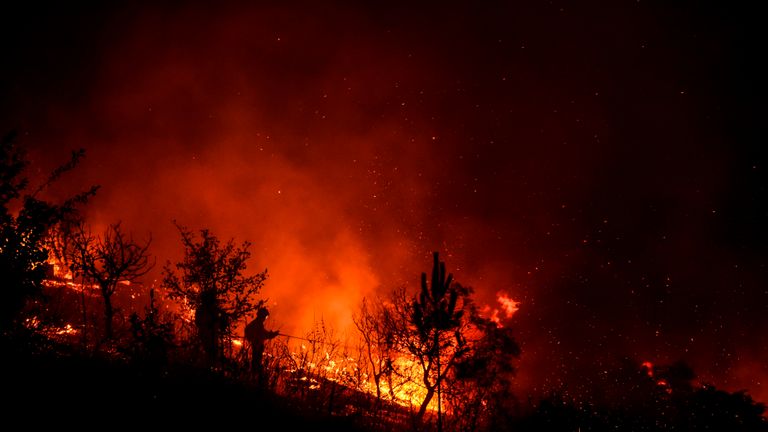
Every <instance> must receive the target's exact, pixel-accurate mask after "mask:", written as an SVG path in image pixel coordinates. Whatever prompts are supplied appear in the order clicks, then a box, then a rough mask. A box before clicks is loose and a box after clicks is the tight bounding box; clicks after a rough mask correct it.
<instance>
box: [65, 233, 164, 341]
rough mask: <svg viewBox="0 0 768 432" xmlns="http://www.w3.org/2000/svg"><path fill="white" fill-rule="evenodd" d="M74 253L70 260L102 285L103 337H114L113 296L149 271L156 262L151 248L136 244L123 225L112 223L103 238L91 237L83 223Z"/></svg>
mask: <svg viewBox="0 0 768 432" xmlns="http://www.w3.org/2000/svg"><path fill="white" fill-rule="evenodd" d="M73 235H74V240H73V243H74V245H75V246H74V252H75V253H73V254H72V255H71V256H70V260H72V262H73V263H74V267H75V268H77V269H78V271H79V272H81V273H82V274H83V275H84V276H85V277H86V278H88V279H90V280H91V281H93V282H94V283H96V284H97V285H98V286H99V289H100V292H101V297H102V299H103V301H104V336H105V338H106V339H111V338H112V336H113V328H112V321H113V316H114V314H115V311H114V307H113V306H112V295H113V294H114V293H115V290H117V287H118V285H119V284H121V283H125V282H127V283H130V282H133V281H135V280H136V279H138V278H140V277H141V276H144V275H145V274H147V272H149V271H150V270H151V269H152V267H153V266H154V263H150V261H149V253H148V250H149V245H150V243H151V242H152V238H151V237H150V238H149V239H147V241H146V243H143V244H142V243H137V242H135V241H134V240H133V236H132V235H130V234H127V235H126V234H125V233H124V232H123V230H122V228H121V227H120V222H117V223H115V224H111V225H109V226H108V227H107V229H106V230H105V231H104V233H103V234H102V235H97V236H93V235H91V231H90V228H88V227H87V226H86V225H85V224H81V225H80V226H79V227H78V228H76V229H75V230H74V231H73Z"/></svg>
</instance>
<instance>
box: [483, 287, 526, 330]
mask: <svg viewBox="0 0 768 432" xmlns="http://www.w3.org/2000/svg"><path fill="white" fill-rule="evenodd" d="M496 301H497V302H498V303H499V305H500V306H501V311H499V308H495V307H494V308H492V307H491V306H488V305H486V306H485V307H484V308H483V309H482V312H483V314H484V315H486V316H487V317H488V319H490V320H491V321H493V322H495V323H496V325H498V326H499V327H504V325H503V322H502V315H501V314H502V313H503V319H504V320H508V319H510V318H512V316H514V315H515V312H517V311H518V310H520V303H521V302H519V301H516V300H514V299H512V297H510V296H509V294H507V293H506V292H504V291H500V292H499V293H497V294H496Z"/></svg>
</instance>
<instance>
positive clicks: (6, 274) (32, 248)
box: [0, 133, 97, 331]
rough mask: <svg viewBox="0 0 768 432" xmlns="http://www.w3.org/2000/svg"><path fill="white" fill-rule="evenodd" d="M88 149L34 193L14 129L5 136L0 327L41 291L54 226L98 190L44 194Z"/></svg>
mask: <svg viewBox="0 0 768 432" xmlns="http://www.w3.org/2000/svg"><path fill="white" fill-rule="evenodd" d="M84 154H85V153H84V151H83V150H78V151H75V152H73V153H72V156H71V159H70V160H69V161H68V162H67V163H65V164H63V165H61V166H59V167H58V168H56V169H55V170H54V171H53V172H52V173H51V174H50V175H49V176H48V178H47V179H46V181H45V182H43V183H42V184H41V185H40V186H39V187H37V188H36V189H35V190H34V191H32V192H31V193H30V192H29V189H28V188H29V180H28V179H27V178H26V177H24V171H25V170H26V168H27V167H28V165H29V162H28V161H27V159H26V155H25V153H24V151H23V150H22V149H21V148H20V147H19V146H18V145H17V144H16V139H15V134H13V133H11V134H9V135H7V136H5V137H4V138H3V139H2V141H0V280H2V283H3V290H2V292H1V293H0V295H1V296H2V299H1V300H0V331H1V330H3V329H7V328H8V326H9V325H10V324H11V323H12V322H13V320H14V319H16V318H17V316H18V313H19V311H20V310H21V309H22V308H23V307H24V304H25V302H26V301H27V300H28V299H29V298H31V297H33V296H37V295H39V294H40V293H41V286H42V285H41V284H42V281H43V278H44V276H45V271H46V261H47V260H48V252H49V245H48V244H47V240H48V237H49V234H50V232H51V229H52V228H53V227H54V226H56V224H58V223H60V222H61V221H63V220H65V219H66V218H68V217H73V216H74V214H75V212H76V206H77V205H78V204H82V203H85V202H86V201H87V200H88V198H90V197H91V196H93V195H94V194H95V193H96V190H97V187H96V186H94V187H92V188H91V189H89V190H88V191H85V192H82V193H79V194H77V195H74V196H72V197H70V198H69V199H67V200H65V201H64V202H62V203H61V204H53V203H49V202H47V201H44V200H42V199H40V198H39V194H40V193H41V192H42V191H44V190H45V189H46V188H47V187H48V186H50V185H51V184H52V183H54V182H55V181H56V180H57V179H58V178H59V177H61V176H62V175H63V174H64V173H66V172H67V171H70V170H72V169H73V168H74V167H75V166H76V165H77V164H78V162H79V161H80V160H81V159H82V158H83V156H84Z"/></svg>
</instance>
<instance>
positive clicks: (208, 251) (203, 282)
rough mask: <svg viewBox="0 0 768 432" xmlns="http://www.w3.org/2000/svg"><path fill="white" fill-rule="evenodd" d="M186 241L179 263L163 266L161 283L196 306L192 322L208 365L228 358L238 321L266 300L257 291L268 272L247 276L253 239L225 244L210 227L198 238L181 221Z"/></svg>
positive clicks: (189, 305) (185, 303)
mask: <svg viewBox="0 0 768 432" xmlns="http://www.w3.org/2000/svg"><path fill="white" fill-rule="evenodd" d="M177 228H178V229H179V232H180V233H181V242H182V244H183V246H184V258H183V260H182V261H181V262H179V263H176V264H175V265H173V266H172V265H171V264H170V263H168V264H167V265H166V266H165V268H164V270H163V286H164V287H165V289H166V290H168V294H169V297H171V298H172V299H175V300H178V301H180V302H181V303H182V307H183V308H185V309H187V310H190V309H191V310H192V311H194V325H195V328H196V331H197V338H198V342H199V343H200V346H201V347H202V349H203V351H204V352H205V354H206V359H207V362H208V364H209V365H214V364H215V363H217V362H218V361H220V360H222V359H223V358H224V348H225V346H226V345H228V344H229V342H230V341H231V340H232V337H234V336H235V335H234V334H233V330H234V328H235V326H236V323H237V322H238V321H240V320H245V319H247V318H248V316H249V315H250V314H252V313H253V312H254V311H255V310H256V309H258V308H259V307H261V306H263V305H264V301H263V300H257V299H256V295H257V294H258V292H259V291H260V290H261V288H262V287H263V285H264V281H265V280H266V279H267V271H266V270H264V271H263V272H261V273H256V274H254V275H251V276H245V275H244V272H245V270H246V268H247V261H248V259H249V258H250V257H251V253H250V252H249V251H248V248H249V247H250V243H248V242H244V243H243V244H242V245H241V246H240V247H236V246H235V244H234V240H232V239H230V240H229V241H228V242H227V243H225V244H221V242H220V241H219V239H218V238H216V236H214V235H213V234H212V233H211V232H210V231H208V230H207V229H203V230H200V237H199V239H198V238H197V237H196V236H195V235H194V234H193V233H192V232H191V231H189V230H187V229H186V228H184V227H181V226H179V225H177Z"/></svg>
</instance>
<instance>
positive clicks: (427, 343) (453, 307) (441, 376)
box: [389, 252, 476, 430]
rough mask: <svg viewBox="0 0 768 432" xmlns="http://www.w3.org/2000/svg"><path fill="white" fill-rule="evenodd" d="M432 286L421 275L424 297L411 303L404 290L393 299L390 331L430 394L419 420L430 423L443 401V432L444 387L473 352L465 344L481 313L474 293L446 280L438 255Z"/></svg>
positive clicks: (418, 417) (433, 269) (439, 417)
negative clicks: (433, 407)
mask: <svg viewBox="0 0 768 432" xmlns="http://www.w3.org/2000/svg"><path fill="white" fill-rule="evenodd" d="M433 259H434V263H433V267H432V279H431V283H428V282H427V275H426V273H422V275H421V291H420V293H419V295H418V296H416V297H413V298H409V297H408V296H407V295H406V293H405V291H404V290H399V291H395V293H394V297H393V299H392V306H391V307H392V315H391V321H390V324H389V325H390V326H392V333H393V334H394V335H395V336H394V337H395V338H396V343H397V345H398V347H399V349H401V350H403V351H404V352H407V353H408V354H409V355H410V356H412V358H413V359H414V360H415V362H416V363H417V364H418V367H419V369H420V372H421V385H422V386H423V387H424V388H425V390H426V393H425V396H424V399H423V400H422V402H421V404H420V406H419V410H418V412H417V414H416V420H417V421H419V422H421V421H423V419H424V415H425V414H426V411H427V408H428V407H429V404H430V402H431V401H432V399H433V398H434V396H435V395H437V402H438V410H437V413H438V422H437V423H438V429H439V430H440V429H441V428H442V407H441V404H442V401H441V394H440V393H441V386H442V384H443V381H444V380H445V379H446V377H447V376H448V374H449V372H450V371H451V370H452V369H453V367H454V366H455V365H456V362H457V360H459V359H460V358H462V357H463V356H464V355H465V354H467V353H468V352H469V349H470V347H469V345H468V344H467V340H466V338H465V334H466V331H467V329H468V326H470V325H471V324H472V323H471V321H470V319H469V317H470V316H472V315H475V314H476V308H475V307H474V304H473V303H472V300H471V298H470V295H471V290H470V289H469V288H467V287H463V286H461V285H460V284H457V283H454V282H453V276H452V275H450V274H446V271H445V263H443V262H440V261H439V257H438V253H437V252H435V253H434V254H433Z"/></svg>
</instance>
